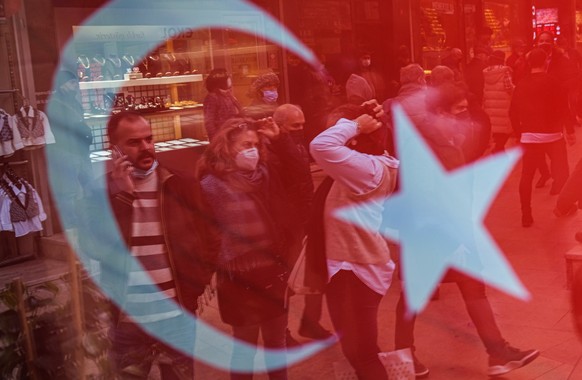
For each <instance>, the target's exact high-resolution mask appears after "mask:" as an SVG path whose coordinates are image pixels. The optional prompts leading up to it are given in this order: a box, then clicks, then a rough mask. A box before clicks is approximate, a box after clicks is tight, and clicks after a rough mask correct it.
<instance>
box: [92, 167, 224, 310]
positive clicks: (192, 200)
mask: <svg viewBox="0 0 582 380" xmlns="http://www.w3.org/2000/svg"><path fill="white" fill-rule="evenodd" d="M158 176H159V201H160V209H161V223H162V229H163V234H164V240H165V244H166V246H167V249H168V258H169V263H170V269H171V271H172V275H173V278H174V282H175V285H176V290H177V298H178V301H179V303H180V304H181V305H182V306H183V307H184V308H185V309H186V310H189V311H190V312H192V313H194V312H195V311H196V308H197V299H198V297H199V296H200V295H201V294H202V293H203V292H204V288H205V286H206V285H207V284H208V283H209V281H210V277H211V276H212V264H213V262H214V257H213V252H214V250H211V249H209V247H208V244H207V238H208V224H207V220H206V218H205V214H204V212H203V211H202V209H201V208H200V207H199V204H200V203H199V200H198V196H199V191H198V186H197V184H196V183H195V182H193V181H192V182H191V181H189V180H185V179H183V178H181V177H179V176H177V175H175V174H173V173H171V172H169V171H168V170H166V169H164V168H159V169H158ZM107 183H108V192H107V194H108V199H109V202H110V205H111V209H112V212H113V215H114V218H115V220H116V223H117V227H118V231H119V234H120V236H121V238H122V243H125V245H126V247H130V246H131V225H132V211H133V208H132V202H133V200H134V199H135V197H134V196H133V194H129V193H127V192H119V191H116V189H115V188H114V186H113V182H112V181H111V177H110V176H108V177H107ZM93 207H94V208H93V210H89V212H88V213H87V215H88V217H89V218H88V219H89V221H88V222H87V223H85V224H86V226H87V227H88V230H87V231H85V232H84V233H83V234H84V235H89V236H85V238H89V239H90V241H91V244H99V245H100V248H99V250H98V251H99V252H106V253H105V255H106V257H103V256H100V257H94V258H95V259H98V260H100V261H101V272H102V273H101V276H102V283H103V284H104V286H107V287H108V288H109V290H110V292H112V293H113V294H115V295H116V296H117V299H118V300H121V301H123V300H124V299H125V295H126V291H127V275H128V273H127V270H126V268H127V267H128V265H129V260H128V259H129V256H127V255H124V254H123V252H122V247H120V246H119V242H118V241H116V239H110V238H109V237H110V236H111V231H110V230H108V229H107V225H110V224H109V223H104V221H103V220H102V218H99V217H97V218H95V217H94V216H95V215H99V213H98V210H97V209H95V207H98V205H97V204H94V205H93ZM103 245H107V247H105V248H104V247H103ZM85 247H90V245H87V246H85ZM93 252H94V251H93ZM93 252H89V254H91V253H93Z"/></svg>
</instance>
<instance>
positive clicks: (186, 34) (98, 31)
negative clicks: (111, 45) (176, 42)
mask: <svg viewBox="0 0 582 380" xmlns="http://www.w3.org/2000/svg"><path fill="white" fill-rule="evenodd" d="M73 34H74V36H75V40H76V41H79V42H121V41H131V42H135V41H158V40H169V39H187V38H192V37H193V36H194V31H193V30H192V29H191V28H189V27H187V26H175V25H172V26H150V25H135V26H134V25H132V26H74V27H73Z"/></svg>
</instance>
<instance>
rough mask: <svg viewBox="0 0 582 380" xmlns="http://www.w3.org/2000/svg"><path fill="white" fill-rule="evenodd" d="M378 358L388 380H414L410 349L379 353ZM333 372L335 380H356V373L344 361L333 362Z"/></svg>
mask: <svg viewBox="0 0 582 380" xmlns="http://www.w3.org/2000/svg"><path fill="white" fill-rule="evenodd" d="M378 358H379V359H380V361H381V362H382V364H383V365H384V368H386V374H387V375H388V380H414V379H415V378H416V376H415V374H414V361H413V359H412V352H411V351H410V348H405V349H402V350H396V351H389V352H379V353H378ZM333 372H334V376H335V379H336V380H357V379H358V377H357V376H356V372H355V371H354V369H353V368H352V367H351V366H350V364H349V363H348V362H346V361H340V362H334V363H333Z"/></svg>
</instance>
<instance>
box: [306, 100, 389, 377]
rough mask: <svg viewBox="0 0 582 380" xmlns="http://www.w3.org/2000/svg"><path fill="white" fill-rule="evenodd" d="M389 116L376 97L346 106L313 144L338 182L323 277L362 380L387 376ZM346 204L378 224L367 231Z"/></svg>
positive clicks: (327, 214) (326, 223)
mask: <svg viewBox="0 0 582 380" xmlns="http://www.w3.org/2000/svg"><path fill="white" fill-rule="evenodd" d="M369 113H371V114H372V115H373V116H372V115H370V114H369ZM382 115H383V111H382V106H380V105H379V104H378V103H377V102H376V101H375V100H372V101H367V102H364V103H363V104H362V105H361V106H358V105H352V104H346V105H343V106H340V107H338V108H336V109H335V110H333V111H332V112H331V113H330V115H329V118H328V125H329V126H330V127H329V128H328V129H327V130H326V131H324V132H322V133H320V134H319V135H318V136H317V137H316V138H315V139H314V140H313V141H312V142H311V144H310V151H311V155H312V156H313V158H314V160H315V161H316V163H317V164H318V165H319V166H320V167H321V168H322V169H323V171H324V172H325V173H326V174H327V175H328V176H329V177H331V178H332V179H333V180H334V182H333V184H332V185H331V187H330V189H329V192H328V194H327V196H326V197H325V200H324V201H323V202H325V206H324V211H323V227H324V228H323V231H324V232H323V234H324V240H325V249H324V252H322V253H320V254H325V256H326V259H325V260H326V266H324V268H326V269H327V273H322V275H327V276H326V277H327V281H328V283H327V286H326V289H325V295H326V297H327V304H328V308H329V314H330V317H331V320H332V323H333V325H334V328H335V330H336V333H337V334H338V335H339V336H340V343H341V346H342V350H343V353H344V355H345V356H346V358H347V359H348V361H349V362H350V364H351V365H352V366H353V367H354V369H355V371H356V376H357V377H358V379H360V380H364V379H365V380H368V379H369V380H372V379H374V380H378V379H380V380H381V379H387V375H386V370H385V369H384V366H383V365H382V363H381V362H380V360H379V359H378V353H379V352H380V349H379V347H378V343H377V338H378V322H377V320H378V306H379V304H380V301H381V300H382V297H383V296H384V295H385V294H386V292H387V291H388V288H389V286H390V284H391V282H392V275H393V273H394V267H395V265H394V262H393V261H392V260H391V258H390V250H389V247H388V245H387V242H386V240H385V239H384V237H383V236H382V235H381V234H380V232H379V230H380V226H381V224H382V214H383V211H384V201H385V199H386V197H388V196H389V195H390V194H391V193H392V191H393V190H394V187H395V184H396V174H397V168H398V165H399V161H398V160H396V159H395V158H393V157H390V156H389V155H387V154H386V153H385V145H384V144H385V137H386V130H387V127H386V126H385V125H383V123H382V122H380V121H379V119H381V118H382ZM363 205H366V207H365V211H364V209H363V207H362V206H363ZM346 207H352V210H353V211H354V213H356V214H357V215H356V217H360V218H365V220H366V221H368V223H373V224H374V226H371V228H369V229H366V230H362V229H360V228H358V227H356V226H355V225H354V224H351V223H348V222H345V221H342V220H340V219H338V218H337V217H336V216H335V214H334V213H335V211H337V210H339V209H343V208H346ZM310 238H311V237H310ZM324 272H325V271H324Z"/></svg>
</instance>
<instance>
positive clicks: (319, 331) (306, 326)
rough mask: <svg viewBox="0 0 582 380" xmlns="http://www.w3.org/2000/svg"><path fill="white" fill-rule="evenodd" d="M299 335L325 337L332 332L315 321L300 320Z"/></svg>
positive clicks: (312, 337)
mask: <svg viewBox="0 0 582 380" xmlns="http://www.w3.org/2000/svg"><path fill="white" fill-rule="evenodd" d="M298 333H299V335H301V336H302V337H305V338H309V339H318V340H319V339H327V338H329V337H330V336H332V335H333V334H332V333H331V332H330V331H328V330H326V329H324V328H323V326H321V325H320V324H319V323H317V322H315V323H312V322H305V321H304V320H301V324H300V325H299V331H298Z"/></svg>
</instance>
